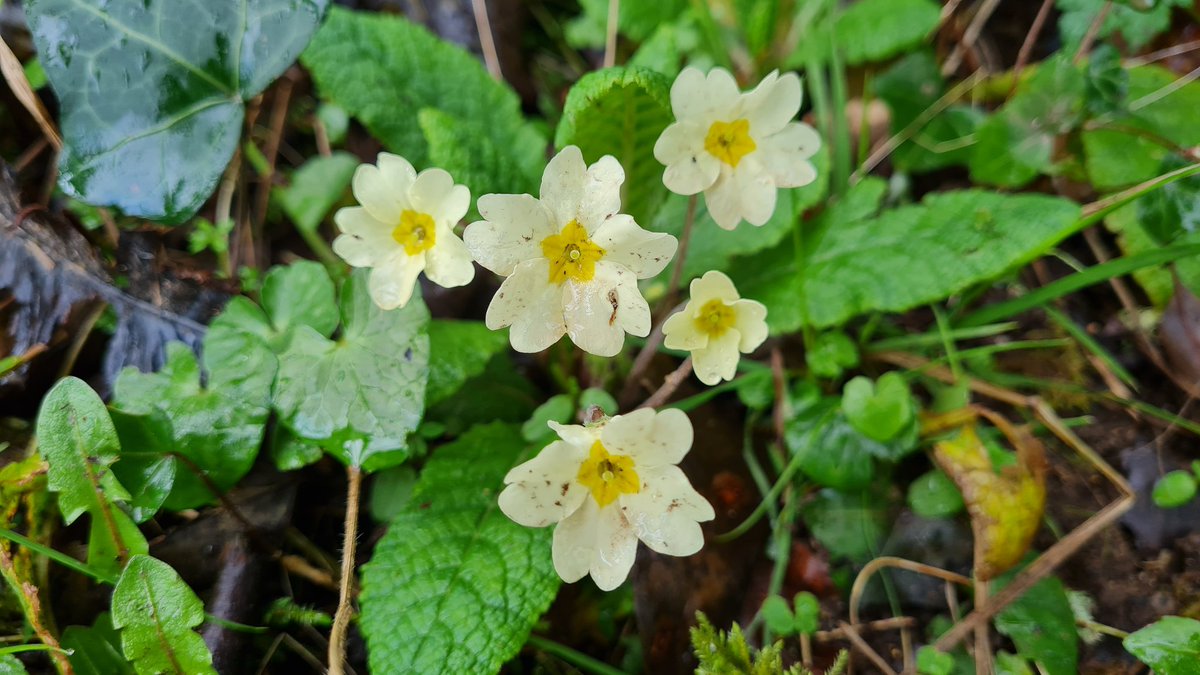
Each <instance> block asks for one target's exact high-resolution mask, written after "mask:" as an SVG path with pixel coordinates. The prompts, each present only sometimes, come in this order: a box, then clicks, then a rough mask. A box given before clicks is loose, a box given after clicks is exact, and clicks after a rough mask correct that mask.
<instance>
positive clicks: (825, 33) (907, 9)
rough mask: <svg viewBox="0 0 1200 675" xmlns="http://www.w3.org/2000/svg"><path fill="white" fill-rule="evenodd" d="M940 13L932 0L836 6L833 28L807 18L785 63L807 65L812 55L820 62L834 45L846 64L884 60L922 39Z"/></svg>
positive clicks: (869, 0) (871, 0)
mask: <svg viewBox="0 0 1200 675" xmlns="http://www.w3.org/2000/svg"><path fill="white" fill-rule="evenodd" d="M830 4H831V5H832V4H836V3H830ZM940 17H941V7H939V6H938V3H936V2H933V0H859V2H855V3H853V4H850V5H848V6H846V7H845V8H839V9H836V10H835V14H834V17H833V31H832V32H831V31H829V30H828V28H827V25H826V24H825V23H824V21H823V20H821V19H817V20H816V21H812V20H810V21H809V24H810V26H811V27H810V28H809V29H808V32H805V33H804V34H802V35H801V36H800V40H799V42H798V43H797V47H796V51H794V52H792V54H791V56H789V57H788V59H787V66H788V67H790V68H798V67H802V66H806V64H807V63H808V62H809V61H810V60H814V59H815V60H816V61H817V62H819V63H823V62H825V61H827V60H828V59H829V55H830V52H831V49H832V47H833V46H834V45H836V46H837V48H838V49H839V50H840V51H841V53H842V58H843V59H844V60H845V63H846V65H851V66H857V65H860V64H863V63H870V62H874V61H883V60H886V59H889V58H891V57H893V56H895V55H897V54H900V53H902V52H904V51H906V50H908V49H911V48H912V47H915V46H916V45H918V44H920V43H922V42H924V41H925V39H926V38H927V37H928V36H929V35H930V34H932V33H933V31H934V30H935V29H936V28H937V26H938V21H939V20H940ZM826 21H827V19H826ZM883 26H886V29H883V28H882V27H883ZM831 42H832V44H831Z"/></svg>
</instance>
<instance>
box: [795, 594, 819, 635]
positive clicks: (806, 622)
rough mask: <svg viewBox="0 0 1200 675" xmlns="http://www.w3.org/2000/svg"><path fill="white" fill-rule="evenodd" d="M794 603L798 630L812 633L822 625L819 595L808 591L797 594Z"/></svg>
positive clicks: (807, 633)
mask: <svg viewBox="0 0 1200 675" xmlns="http://www.w3.org/2000/svg"><path fill="white" fill-rule="evenodd" d="M792 604H793V605H794V606H795V608H796V631H797V632H799V633H803V634H804V635H812V634H813V633H815V632H817V629H818V628H820V625H821V603H820V601H818V600H817V596H815V595H813V594H812V593H809V592H808V591H801V592H800V593H797V594H796V597H795V599H794V600H793V601H792Z"/></svg>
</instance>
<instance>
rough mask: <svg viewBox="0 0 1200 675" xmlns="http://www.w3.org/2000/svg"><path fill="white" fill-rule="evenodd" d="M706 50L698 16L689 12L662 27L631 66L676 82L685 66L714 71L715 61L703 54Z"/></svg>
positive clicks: (645, 44)
mask: <svg viewBox="0 0 1200 675" xmlns="http://www.w3.org/2000/svg"><path fill="white" fill-rule="evenodd" d="M705 46H706V43H705V42H704V39H703V37H702V33H701V31H700V27H699V25H698V23H697V21H696V14H695V12H693V11H692V10H690V9H689V10H686V11H684V12H682V13H681V14H679V15H678V16H677V17H675V18H674V19H673V20H671V21H668V22H664V23H662V24H659V26H658V28H656V29H655V30H654V32H653V33H651V34H650V36H649V37H648V38H646V40H645V42H643V43H642V44H641V46H639V47H638V49H637V51H635V52H634V53H633V56H631V57H629V61H628V63H629V65H631V66H638V67H640V68H649V69H650V70H653V71H655V72H659V73H662V74H663V75H666V76H667V77H670V78H672V79H674V78H675V76H676V75H678V74H679V71H681V70H683V66H684V64H685V63H686V64H688V65H691V66H694V67H696V68H699V69H701V70H704V71H707V70H708V69H709V68H711V67H712V65H713V59H712V56H711V55H709V54H708V53H706V52H705V51H704V49H705Z"/></svg>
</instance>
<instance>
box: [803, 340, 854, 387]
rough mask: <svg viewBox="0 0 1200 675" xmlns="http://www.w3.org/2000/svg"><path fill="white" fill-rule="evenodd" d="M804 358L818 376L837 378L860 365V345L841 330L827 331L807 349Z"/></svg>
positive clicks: (809, 367)
mask: <svg viewBox="0 0 1200 675" xmlns="http://www.w3.org/2000/svg"><path fill="white" fill-rule="evenodd" d="M804 360H805V363H807V364H808V369H809V370H811V371H812V373H813V374H814V375H816V376H817V377H827V378H836V377H838V376H840V375H841V374H842V371H844V370H845V369H847V368H853V367H854V366H857V365H858V346H857V345H855V344H854V341H852V340H851V339H850V338H849V337H848V336H847V335H846V334H845V333H843V332H841V331H839V330H831V331H826V332H824V333H821V334H820V335H818V336H817V338H816V339H815V340H813V341H812V344H811V345H810V346H808V348H807V349H805V351H804Z"/></svg>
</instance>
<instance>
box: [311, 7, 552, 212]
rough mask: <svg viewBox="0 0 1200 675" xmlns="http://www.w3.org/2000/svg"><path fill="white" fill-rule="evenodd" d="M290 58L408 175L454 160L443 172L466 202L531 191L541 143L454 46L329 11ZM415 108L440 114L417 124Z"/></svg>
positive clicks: (381, 19) (511, 102)
mask: <svg viewBox="0 0 1200 675" xmlns="http://www.w3.org/2000/svg"><path fill="white" fill-rule="evenodd" d="M300 58H301V61H302V62H303V63H304V65H305V66H306V67H307V68H308V69H309V71H310V72H311V73H312V76H313V80H315V81H316V84H317V89H318V90H319V91H320V92H321V95H322V96H324V97H326V98H328V99H331V100H332V101H334V102H335V103H337V104H338V105H340V106H341V107H343V108H345V109H346V111H347V112H349V113H350V114H351V115H353V116H354V117H356V118H358V119H359V120H360V121H361V122H362V123H363V124H364V125H365V126H366V127H367V129H368V130H369V131H370V132H371V134H372V135H374V136H375V137H376V138H378V139H379V140H380V141H381V142H383V145H384V147H386V148H387V149H388V150H390V151H392V152H395V153H398V154H401V155H403V156H404V157H405V158H407V159H408V160H409V161H410V162H412V163H413V165H415V166H417V167H418V168H420V167H424V166H429V165H432V164H436V163H438V162H441V161H447V160H448V159H456V160H457V161H447V165H445V166H443V168H445V169H447V170H451V171H452V174H453V175H454V176H455V178H456V179H458V180H460V181H466V185H467V187H469V188H471V193H472V194H475V195H480V194H485V193H488V192H513V193H521V192H531V191H532V190H533V188H535V187H536V186H537V184H538V180H539V179H540V178H541V173H542V167H543V166H545V153H544V150H545V145H546V143H545V140H544V138H543V137H542V135H541V133H540V132H538V131H537V130H535V129H534V128H533V127H531V126H530V125H529V124H528V123H526V122H525V119H524V118H523V117H522V115H521V106H520V101H519V100H518V98H517V95H516V93H515V92H514V91H513V90H512V89H511V88H509V87H508V85H506V84H504V83H503V82H497V81H496V80H494V79H492V77H491V76H490V75H488V73H487V71H486V70H485V69H484V68H483V65H482V64H480V62H479V60H478V59H477V58H476V57H475V56H473V55H472V54H470V53H468V52H467V51H466V50H464V49H462V48H461V47H458V46H456V45H452V44H450V43H448V42H445V41H443V40H440V39H438V38H437V37H434V36H433V35H432V34H430V33H429V31H427V30H425V29H424V28H422V27H420V26H417V25H415V24H413V23H411V22H409V21H407V20H406V19H402V18H399V17H394V16H385V15H382V14H374V13H366V12H353V11H350V10H346V9H341V8H337V7H335V8H333V9H331V10H330V12H329V17H328V18H327V19H326V21H325V24H324V25H323V26H322V27H321V29H320V30H319V31H317V34H316V35H315V36H314V37H313V41H312V44H311V45H309V47H308V49H306V50H305V51H304V54H303V55H301V57H300ZM424 109H435V110H437V111H439V112H440V113H442V115H443V116H448V117H439V118H431V117H429V116H428V115H427V116H426V117H425V119H424V120H422V119H421V116H420V113H421V111H422V110H424ZM422 122H423V123H422ZM455 148H458V149H457V150H455ZM435 150H436V152H434V151H435ZM450 153H461V154H453V155H451V154H450ZM489 157H491V158H495V157H504V158H505V159H506V161H505V162H504V163H497V162H496V161H495V160H494V159H492V160H488V159H487V158H489ZM473 158H478V160H476V159H473ZM435 160H436V161H435ZM475 161H478V162H479V163H477V164H474V163H471V162H475ZM495 169H503V171H496V170H495Z"/></svg>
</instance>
